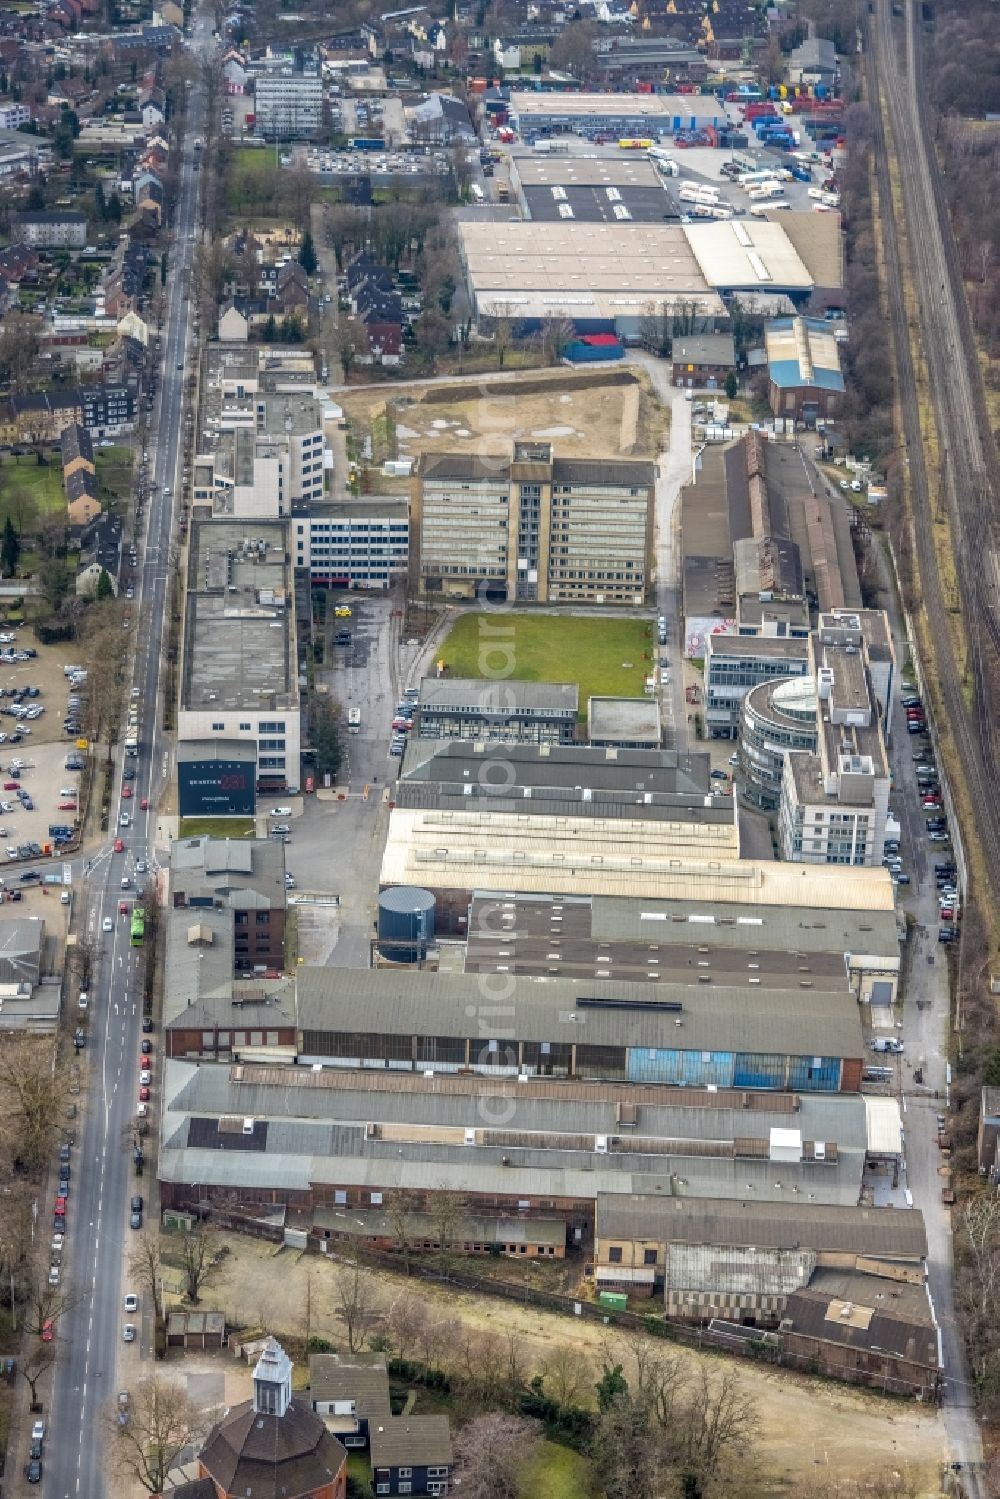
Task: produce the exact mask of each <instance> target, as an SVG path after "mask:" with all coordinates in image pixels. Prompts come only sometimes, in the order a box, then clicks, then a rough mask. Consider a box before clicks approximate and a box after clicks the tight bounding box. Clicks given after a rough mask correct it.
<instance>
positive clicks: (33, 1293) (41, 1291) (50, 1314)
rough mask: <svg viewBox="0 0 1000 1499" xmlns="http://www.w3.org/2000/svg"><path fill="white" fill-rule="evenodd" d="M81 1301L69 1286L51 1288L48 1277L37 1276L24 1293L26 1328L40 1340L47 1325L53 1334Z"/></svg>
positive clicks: (28, 1284)
mask: <svg viewBox="0 0 1000 1499" xmlns="http://www.w3.org/2000/svg"><path fill="white" fill-rule="evenodd" d="M79 1300H80V1297H79V1294H78V1293H77V1292H74V1291H73V1290H71V1289H70V1288H69V1287H68V1286H65V1285H63V1286H50V1285H49V1282H48V1279H47V1278H46V1277H42V1276H37V1277H36V1278H34V1279H32V1280H30V1281H28V1283H27V1285H26V1287H25V1292H24V1328H25V1331H26V1332H28V1333H31V1334H33V1336H35V1337H36V1338H40V1337H41V1336H42V1333H43V1332H44V1331H45V1327H46V1324H47V1323H50V1324H51V1327H52V1332H53V1334H54V1333H55V1331H56V1326H57V1324H58V1321H59V1318H60V1317H61V1316H62V1315H63V1313H64V1312H68V1311H69V1310H70V1308H71V1307H74V1306H76V1304H77V1302H78V1301H79Z"/></svg>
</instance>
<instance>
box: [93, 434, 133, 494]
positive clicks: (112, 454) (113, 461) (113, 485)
mask: <svg viewBox="0 0 1000 1499" xmlns="http://www.w3.org/2000/svg"><path fill="white" fill-rule="evenodd" d="M132 460H133V453H132V449H131V448H126V447H122V446H120V445H119V444H117V443H116V444H115V446H114V447H113V448H98V449H97V452H96V453H95V454H94V464H95V466H96V468H97V482H98V485H99V486H100V487H99V490H98V494H99V496H100V499H101V501H102V503H103V504H105V505H108V504H109V503H110V502H111V501H113V500H121V499H124V498H125V496H126V495H127V494H128V492H129V490H130V489H131V487H132Z"/></svg>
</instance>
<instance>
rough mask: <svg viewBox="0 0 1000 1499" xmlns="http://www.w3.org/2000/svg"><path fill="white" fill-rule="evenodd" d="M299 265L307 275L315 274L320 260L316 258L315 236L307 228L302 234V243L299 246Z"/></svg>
mask: <svg viewBox="0 0 1000 1499" xmlns="http://www.w3.org/2000/svg"><path fill="white" fill-rule="evenodd" d="M299 265H300V266H301V267H302V269H303V270H304V271H305V273H306V275H307V276H315V274H316V268H317V266H318V265H319V261H318V260H317V259H316V246H315V245H314V244H313V237H312V235H311V234H310V233H309V230H308V229H307V230H306V232H305V234H303V236H302V244H301V245H300V247H299Z"/></svg>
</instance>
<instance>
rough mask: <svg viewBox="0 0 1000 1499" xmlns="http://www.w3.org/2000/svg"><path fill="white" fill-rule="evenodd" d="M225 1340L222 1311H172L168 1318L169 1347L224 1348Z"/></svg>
mask: <svg viewBox="0 0 1000 1499" xmlns="http://www.w3.org/2000/svg"><path fill="white" fill-rule="evenodd" d="M225 1340H226V1319H225V1317H224V1316H223V1314H222V1312H171V1313H170V1315H169V1316H168V1318H167V1347H168V1348H200V1349H205V1348H222V1347H223V1345H224V1344H225Z"/></svg>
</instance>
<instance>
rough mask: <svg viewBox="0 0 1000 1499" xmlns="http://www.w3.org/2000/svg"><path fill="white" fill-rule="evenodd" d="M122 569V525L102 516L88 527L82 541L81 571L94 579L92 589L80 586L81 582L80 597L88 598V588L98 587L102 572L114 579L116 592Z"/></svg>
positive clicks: (110, 516)
mask: <svg viewBox="0 0 1000 1499" xmlns="http://www.w3.org/2000/svg"><path fill="white" fill-rule="evenodd" d="M121 565H122V523H121V521H120V520H118V519H117V518H116V517H115V516H112V515H108V514H107V513H105V512H102V513H101V514H100V515H98V516H95V518H94V519H93V520H92V521H91V522H90V524H89V525H88V526H87V527H86V529H85V530H84V531H83V533H82V535H81V537H80V571H81V573H86V574H87V575H88V577H89V579H90V583H89V585H86V584H85V585H84V587H83V588H81V586H80V579H79V576H78V578H77V593H78V594H80V595H81V596H82V597H88V593H87V587H88V586H90V587H92V588H94V589H96V587H97V579H98V578H99V577H100V575H101V573H102V571H103V572H106V573H107V575H108V577H109V578H110V579H111V582H112V585H113V587H114V590H115V592H116V593H117V592H118V580H119V577H120V576H121Z"/></svg>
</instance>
